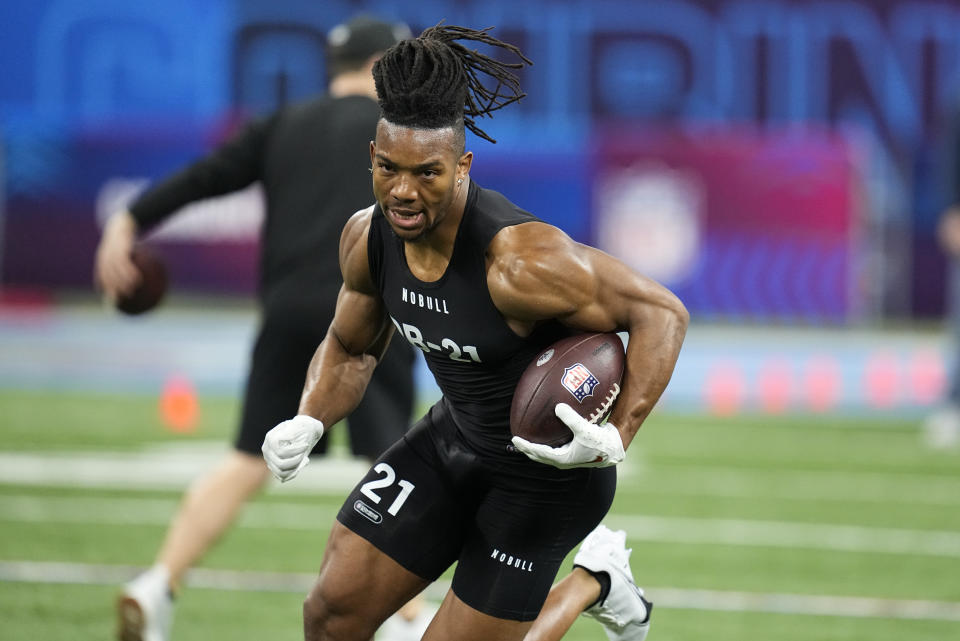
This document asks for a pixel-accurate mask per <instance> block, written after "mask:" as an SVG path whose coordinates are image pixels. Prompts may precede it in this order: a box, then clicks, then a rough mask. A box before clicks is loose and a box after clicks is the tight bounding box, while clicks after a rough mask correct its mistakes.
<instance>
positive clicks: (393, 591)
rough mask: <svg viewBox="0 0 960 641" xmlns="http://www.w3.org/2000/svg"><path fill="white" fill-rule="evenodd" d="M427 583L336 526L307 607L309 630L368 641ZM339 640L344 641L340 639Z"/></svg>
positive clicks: (367, 542)
mask: <svg viewBox="0 0 960 641" xmlns="http://www.w3.org/2000/svg"><path fill="white" fill-rule="evenodd" d="M428 583H429V582H428V581H426V580H424V579H422V578H420V577H418V576H417V575H416V574H414V573H412V572H410V571H409V570H407V569H405V568H404V567H403V566H401V565H400V564H398V563H397V562H396V561H394V560H393V559H391V558H390V557H389V556H387V555H386V554H384V553H383V552H381V551H380V550H378V549H377V548H376V547H374V546H373V545H372V544H371V543H370V542H369V541H367V540H366V539H364V538H363V537H361V536H359V535H357V534H355V533H354V532H351V531H350V530H349V529H347V528H346V527H344V526H343V525H342V524H340V523H338V522H334V524H333V528H332V529H331V531H330V537H329V539H328V541H327V545H326V548H325V551H324V556H323V563H322V564H321V566H320V573H319V576H318V578H317V581H316V583H315V584H314V586H313V588H312V589H311V591H310V594H309V595H308V597H307V600H306V602H305V606H304V609H305V614H306V615H307V619H308V620H307V622H306V623H307V625H311V624H314V625H318V624H320V622H322V625H323V627H324V628H325V629H326V630H327V631H329V632H330V633H331V634H335V635H336V634H337V633H344V634H346V633H347V631H349V634H350V635H351V636H355V637H356V638H364V637H368V636H372V635H373V632H374V631H375V630H376V629H377V628H378V627H379V626H380V624H381V623H383V621H385V620H386V619H387V617H389V616H390V615H391V614H393V613H394V612H396V611H397V610H398V609H399V608H400V607H401V606H402V605H403V604H404V603H406V602H407V601H409V600H410V599H411V598H413V597H414V596H415V595H416V594H418V593H419V592H421V591H422V590H423V589H424V588H425V587H426V586H427V584H428ZM336 638H340V637H339V636H336Z"/></svg>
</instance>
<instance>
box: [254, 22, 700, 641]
mask: <svg viewBox="0 0 960 641" xmlns="http://www.w3.org/2000/svg"><path fill="white" fill-rule="evenodd" d="M459 40H466V41H473V42H479V43H483V44H485V45H488V46H493V47H497V48H500V49H502V50H505V52H507V53H511V54H514V55H517V56H519V58H520V59H521V60H523V61H524V62H529V61H527V59H526V58H524V57H523V55H522V54H521V53H520V52H519V50H517V48H516V47H514V46H512V45H509V44H507V43H504V42H501V41H499V40H497V39H495V38H493V37H492V36H490V35H489V34H488V33H487V32H486V31H475V30H472V29H467V28H463V27H456V26H445V25H439V26H437V27H433V28H431V29H428V30H426V31H425V32H424V33H422V34H421V35H420V36H419V37H418V38H415V39H409V40H405V41H403V42H401V43H399V44H397V45H396V46H394V47H391V48H390V49H389V50H388V51H387V52H386V53H385V54H384V55H383V57H382V58H381V59H380V60H379V61H377V63H376V64H375V65H374V70H373V73H374V78H375V80H376V83H377V97H378V99H379V102H380V110H381V118H380V121H379V123H378V125H377V135H376V140H375V142H374V143H371V146H370V161H371V163H372V165H373V191H374V195H375V196H376V204H375V205H374V206H371V207H369V208H367V209H365V210H362V211H359V212H357V214H356V215H354V216H353V217H352V218H351V219H350V222H349V223H347V226H346V227H345V228H344V232H343V236H342V238H341V242H340V245H341V250H340V254H341V265H342V270H343V277H344V284H343V288H342V289H341V293H340V297H339V299H338V301H337V311H336V314H335V316H334V320H333V323H332V324H331V325H330V329H329V331H328V333H327V337H326V338H325V339H324V340H323V342H322V343H321V344H320V347H319V348H318V349H317V352H316V354H315V355H314V358H313V361H312V362H311V365H310V370H309V372H308V376H307V381H306V385H305V388H304V394H303V397H302V399H301V403H300V409H299V414H298V415H297V416H295V417H294V418H292V419H290V420H287V421H284V422H283V423H281V424H279V425H278V426H277V427H275V428H273V429H272V430H270V432H269V433H268V434H267V436H266V439H265V440H264V444H263V452H264V457H265V460H266V461H267V465H268V466H269V467H270V469H271V471H273V473H274V474H275V475H276V476H277V477H278V478H280V479H281V480H285V481H286V480H290V479H291V478H293V477H294V476H295V475H296V474H297V472H298V471H299V470H300V468H301V467H302V466H303V464H304V463H305V462H306V460H307V458H306V457H307V455H308V453H309V451H310V448H311V447H312V445H313V443H315V442H316V441H317V440H318V439H319V438H321V436H322V435H323V432H324V424H334V423H336V422H337V421H338V420H340V419H341V418H342V417H343V416H346V415H347V414H349V412H350V411H351V410H352V408H353V407H354V406H355V405H356V404H357V403H358V402H359V401H360V399H361V398H362V395H363V390H364V388H365V386H366V385H367V382H368V381H369V380H370V377H371V375H372V373H373V371H374V368H375V367H376V366H377V363H378V360H379V359H380V358H381V355H382V354H383V351H384V349H386V347H387V345H388V344H389V343H390V340H391V338H392V336H393V334H394V332H395V331H396V333H397V334H399V336H397V337H396V338H397V339H400V340H402V339H406V340H407V341H409V342H410V343H412V344H415V345H418V346H419V347H420V349H421V350H422V351H423V352H424V355H425V357H426V359H427V363H428V365H429V366H430V368H431V371H432V372H433V374H434V376H435V378H436V379H437V383H438V385H439V386H440V389H441V391H442V392H443V397H442V398H441V399H440V401H438V402H437V403H436V404H435V405H434V406H433V407H431V408H430V410H429V411H428V413H427V415H426V416H424V418H423V419H421V421H419V422H418V423H417V424H416V425H415V426H414V427H413V428H412V429H411V430H410V431H409V432H408V433H407V434H406V435H404V437H403V439H401V440H400V441H398V442H397V443H396V444H395V445H394V446H392V447H391V448H390V449H389V450H388V451H387V452H386V453H385V454H384V455H383V456H381V457H380V459H379V460H378V461H377V463H376V464H375V465H374V466H373V468H372V469H371V470H370V471H369V472H368V474H367V476H366V477H365V478H364V479H363V481H362V482H361V483H360V484H359V485H358V486H357V487H356V488H355V489H354V491H353V492H352V493H351V494H350V496H349V497H348V498H347V500H346V501H345V502H344V504H343V506H342V507H341V510H340V512H339V514H338V516H337V522H336V523H334V524H333V528H332V529H331V533H330V538H329V540H328V543H327V546H326V549H325V552H324V558H323V562H322V564H321V567H320V573H319V577H318V579H317V582H316V584H315V585H314V587H313V589H312V590H311V592H310V594H309V595H308V597H307V599H306V601H305V603H304V608H303V616H304V630H305V636H306V638H307V639H308V640H310V641H313V640H320V639H338V640H339V641H346V640H355V641H360V640H364V639H369V638H370V637H371V636H372V635H373V632H374V631H375V630H376V629H377V626H378V625H379V623H380V622H381V621H383V620H384V619H386V618H387V617H388V616H390V615H391V614H392V613H393V612H394V611H395V610H396V609H397V608H398V607H400V606H401V605H402V604H403V603H404V602H405V601H406V600H407V599H409V598H410V597H411V596H412V595H414V594H417V593H419V592H420V591H421V590H423V589H424V587H425V586H427V585H428V584H429V583H430V582H431V581H434V580H436V579H437V578H438V577H439V576H441V574H442V573H443V572H445V571H446V569H447V568H448V567H449V566H451V565H452V564H453V563H456V566H457V567H456V571H455V573H454V575H453V581H452V586H451V590H450V591H449V592H448V593H447V595H446V597H445V599H444V601H443V604H442V605H441V606H440V609H439V610H438V612H437V614H436V616H435V617H434V619H433V621H432V622H431V624H430V627H429V628H428V629H427V632H426V635H425V636H424V639H427V640H429V641H438V640H444V641H448V640H450V639H457V640H458V641H488V640H489V639H498V640H499V641H510V640H516V641H519V640H520V639H523V638H524V637H525V636H527V635H529V636H528V638H529V639H533V638H536V639H540V640H546V639H551V640H553V639H557V638H559V636H560V635H562V634H563V632H564V631H565V629H566V628H565V627H564V626H565V625H568V623H569V619H568V618H567V616H566V615H567V614H569V611H570V610H571V609H573V612H574V614H576V613H578V612H579V610H582V609H583V607H585V606H589V605H590V601H589V600H588V599H587V594H588V593H589V592H591V591H592V592H593V594H592V595H591V596H592V597H593V598H599V601H598V602H597V603H596V604H595V606H594V607H596V606H600V608H601V609H603V608H607V609H606V610H604V611H603V612H602V613H601V612H596V614H597V615H600V616H598V618H601V620H602V621H603V622H604V624H605V626H607V632H608V636H609V637H610V638H611V639H617V640H622V641H626V640H627V639H629V640H631V641H640V640H641V639H643V637H644V636H645V635H646V629H647V623H648V621H647V616H648V615H649V608H648V607H646V605H645V604H644V602H643V599H642V595H641V593H640V592H639V591H638V590H637V588H636V586H635V585H633V581H632V575H630V574H629V564H628V563H627V562H626V559H627V554H626V551H625V550H624V549H623V545H624V538H625V537H623V534H622V533H620V536H619V537H615V536H609V535H610V534H613V533H610V532H609V531H608V530H605V529H604V528H602V526H600V527H598V525H599V523H600V520H601V519H602V518H603V516H604V514H605V513H606V511H607V509H608V508H609V506H610V503H611V501H612V499H613V492H614V488H615V484H616V472H615V467H614V466H615V465H616V464H617V463H619V462H620V461H622V460H623V457H624V450H625V447H627V446H629V445H630V443H631V442H632V441H633V440H634V437H635V436H636V434H637V431H638V430H639V428H640V425H641V424H642V423H643V421H644V420H645V419H646V417H647V415H648V414H649V413H650V411H651V410H652V409H653V406H654V404H655V403H656V401H657V399H659V397H660V395H661V394H662V392H663V390H664V388H665V387H666V385H667V382H668V381H669V379H670V377H671V375H672V372H673V368H674V365H675V364H676V361H677V357H678V355H679V352H680V346H681V343H682V341H683V337H684V334H685V332H686V326H687V321H688V316H687V312H686V309H685V308H684V306H683V304H682V303H681V302H680V301H679V300H678V299H677V298H676V297H675V296H674V295H673V294H671V293H670V292H669V291H668V290H666V289H665V288H664V287H662V286H660V285H659V284H657V283H655V282H653V281H651V280H650V279H648V278H645V277H643V276H641V275H639V274H637V273H635V272H633V271H632V270H630V269H629V268H628V267H627V266H626V265H624V264H623V263H622V262H620V261H618V260H616V259H614V258H613V257H611V256H609V255H608V254H605V253H603V252H601V251H599V250H596V249H594V248H592V247H587V246H585V245H582V244H579V243H576V242H574V241H573V240H572V239H571V238H570V237H569V236H567V235H566V234H565V233H563V232H562V231H561V230H559V229H557V228H556V227H553V226H551V225H548V224H546V223H544V222H542V221H540V220H538V219H537V218H536V217H535V216H533V215H532V214H530V213H528V212H525V211H523V210H521V209H520V208H519V207H517V206H516V205H513V204H512V203H510V202H509V201H508V200H507V199H506V198H504V197H503V196H502V195H501V194H499V193H497V192H495V191H492V190H488V189H483V188H482V187H480V186H479V185H476V184H475V183H473V181H472V180H471V179H470V169H471V166H472V162H473V153H472V152H469V151H466V150H465V133H464V130H465V128H469V129H470V130H471V131H473V132H474V133H475V134H477V135H479V136H481V137H484V138H487V139H488V140H490V137H489V136H488V135H487V134H486V133H485V132H483V131H482V130H481V129H479V127H477V124H476V122H475V121H474V117H479V116H485V115H489V114H490V112H492V111H494V110H496V109H498V108H500V107H502V106H505V105H508V104H510V103H512V102H514V101H516V100H518V99H520V98H521V97H522V94H521V93H520V91H519V85H518V82H517V79H516V77H515V76H513V74H511V73H510V72H509V68H510V67H511V66H513V67H514V68H515V67H517V66H520V64H519V63H517V64H514V65H508V64H506V63H503V62H499V61H497V60H495V59H493V58H491V57H489V56H487V55H485V54H482V53H480V52H478V51H477V50H475V49H470V48H468V47H467V46H465V45H463V44H460V43H459V42H457V41H459ZM473 42H471V43H470V44H471V45H472V44H473ZM500 53H504V51H501V52H500ZM411 294H416V300H417V301H418V303H417V304H411V302H410V300H411V298H410V295H411ZM421 297H422V299H423V300H426V299H427V298H432V299H433V300H434V301H441V303H442V304H441V305H440V306H439V309H442V310H443V311H442V313H438V311H437V310H438V306H437V305H436V304H434V305H433V306H432V308H430V307H428V306H426V305H424V306H423V307H420V305H419V301H420V300H421ZM613 331H625V332H628V334H629V344H628V347H627V358H626V367H625V372H624V378H623V389H622V392H621V394H620V396H619V398H618V400H617V402H616V404H615V405H614V407H613V409H612V411H611V414H610V419H609V421H608V422H607V423H606V424H603V425H595V424H592V423H590V422H589V421H587V419H585V418H582V417H581V416H579V415H578V414H577V413H576V412H575V411H574V410H572V409H571V408H570V406H569V405H566V404H564V403H560V404H558V405H557V407H556V414H557V416H558V418H560V419H561V420H562V421H563V422H564V423H565V424H567V425H568V426H569V427H570V428H571V430H572V432H573V441H571V442H570V443H568V444H566V445H563V446H561V447H559V448H550V447H547V446H538V445H537V444H532V443H529V442H526V441H523V440H522V439H518V438H516V437H514V438H513V439H511V438H510V429H509V413H510V401H511V398H512V396H513V391H514V389H515V387H516V383H517V380H518V379H519V378H520V375H521V373H522V372H523V370H524V369H525V367H526V366H527V365H528V364H529V362H530V361H531V360H532V359H533V358H535V357H536V355H537V354H538V353H539V352H540V351H541V350H542V349H543V348H544V347H546V346H547V345H549V344H550V343H552V342H554V341H555V340H557V338H559V337H561V336H565V335H570V334H573V333H576V332H613ZM511 446H512V447H511ZM588 534H589V536H587V535H588ZM584 537H587V538H586V540H585V541H584V543H583V546H582V547H581V550H580V552H579V553H578V554H577V557H576V558H575V563H576V564H577V565H580V566H582V567H583V568H585V569H586V570H589V571H590V572H592V573H593V574H590V573H586V572H585V571H584V570H582V569H576V570H574V571H573V572H572V573H571V574H570V575H569V576H568V577H567V579H565V580H564V581H561V582H560V584H558V585H557V587H556V588H555V589H553V590H551V589H550V588H551V583H552V582H553V580H554V578H555V576H556V574H557V571H558V569H559V567H560V564H561V562H562V561H563V559H564V558H565V557H566V555H567V553H568V552H569V551H570V550H571V549H572V548H573V547H574V546H575V545H576V544H577V543H578V542H579V541H580V540H581V539H583V538H584ZM508 558H509V559H510V560H507V559H508ZM618 566H619V567H618ZM623 566H626V570H624V569H623ZM581 572H583V574H581ZM597 575H600V576H597ZM604 576H605V577H606V587H605V586H604V585H603V584H604V582H605V581H604V579H603V577H604ZM580 579H583V581H581V580H580ZM578 584H579V585H578ZM605 590H606V593H605ZM548 595H549V596H548ZM565 596H570V597H571V598H570V599H569V600H568V599H566V598H565ZM576 596H579V597H582V599H576V598H572V597H576ZM545 604H546V605H545ZM570 604H575V605H576V608H579V610H577V609H576V608H568V607H567V606H568V605H570ZM624 604H629V605H628V607H626V608H623V609H621V606H623V605H624ZM614 609H617V610H619V612H613V611H612V610H614ZM591 610H593V607H591V608H590V610H588V612H590V611H591Z"/></svg>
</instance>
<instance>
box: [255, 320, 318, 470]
mask: <svg viewBox="0 0 960 641" xmlns="http://www.w3.org/2000/svg"><path fill="white" fill-rule="evenodd" d="M316 340H318V339H317V338H316V336H314V335H312V334H311V333H310V332H306V333H302V332H296V331H292V330H290V329H288V328H284V327H282V326H278V325H277V324H276V323H275V322H273V321H270V320H267V321H266V322H265V323H264V324H263V326H262V327H261V329H260V331H259V334H258V335H257V340H256V343H255V344H254V348H253V356H252V359H251V363H250V373H249V375H248V376H247V384H246V388H245V390H244V398H243V411H242V418H241V422H240V431H239V434H237V438H236V447H237V449H238V450H240V451H242V452H247V453H250V454H255V455H257V456H259V455H260V446H261V445H263V437H264V436H265V435H266V433H267V432H268V431H269V430H270V429H272V428H273V427H274V426H275V425H277V423H279V422H281V421H284V420H286V419H288V418H292V417H293V416H295V415H296V413H297V408H298V406H299V403H300V395H301V394H302V393H303V381H304V378H305V375H306V371H307V366H308V365H309V364H310V359H311V358H312V357H313V352H314V350H315V349H316V342H315V341H316Z"/></svg>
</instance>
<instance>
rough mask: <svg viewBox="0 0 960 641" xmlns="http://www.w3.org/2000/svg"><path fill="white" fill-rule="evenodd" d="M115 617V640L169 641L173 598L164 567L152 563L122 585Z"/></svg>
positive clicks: (167, 573)
mask: <svg viewBox="0 0 960 641" xmlns="http://www.w3.org/2000/svg"><path fill="white" fill-rule="evenodd" d="M117 618H118V627H117V639H118V641H169V639H170V629H171V628H172V626H173V598H172V597H171V596H170V573H169V572H168V571H167V569H166V568H165V567H163V566H162V565H155V566H153V567H152V568H150V569H149V570H147V571H146V572H144V573H143V574H141V575H139V576H137V577H136V578H134V579H133V580H132V581H130V583H127V584H126V585H125V586H124V587H123V592H122V593H121V594H120V598H119V599H118V600H117Z"/></svg>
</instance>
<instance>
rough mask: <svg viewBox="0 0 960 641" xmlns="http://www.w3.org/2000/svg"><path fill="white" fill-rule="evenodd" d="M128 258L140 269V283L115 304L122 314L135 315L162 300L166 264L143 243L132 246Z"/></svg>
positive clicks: (165, 278)
mask: <svg viewBox="0 0 960 641" xmlns="http://www.w3.org/2000/svg"><path fill="white" fill-rule="evenodd" d="M130 258H131V259H132V260H133V264H134V265H136V266H137V269H139V270H140V284H139V285H137V287H136V289H134V290H133V292H131V293H130V294H129V295H127V296H120V297H118V298H117V300H116V306H117V309H118V310H120V311H121V312H123V313H124V314H130V315H136V314H142V313H144V312H147V311H150V310H151V309H153V308H154V307H156V306H157V305H159V304H160V301H161V300H163V297H164V295H165V294H166V293H167V266H166V264H165V263H164V262H163V260H162V259H161V258H160V256H158V255H157V254H156V253H155V252H154V251H153V250H151V249H150V248H148V247H146V246H145V245H137V246H136V247H134V248H133V251H132V252H131V254H130Z"/></svg>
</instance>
